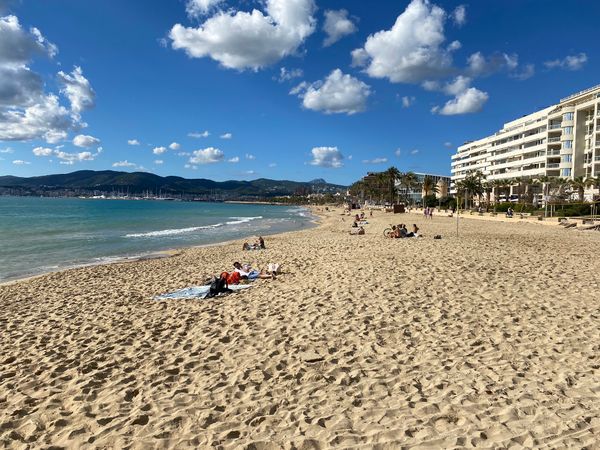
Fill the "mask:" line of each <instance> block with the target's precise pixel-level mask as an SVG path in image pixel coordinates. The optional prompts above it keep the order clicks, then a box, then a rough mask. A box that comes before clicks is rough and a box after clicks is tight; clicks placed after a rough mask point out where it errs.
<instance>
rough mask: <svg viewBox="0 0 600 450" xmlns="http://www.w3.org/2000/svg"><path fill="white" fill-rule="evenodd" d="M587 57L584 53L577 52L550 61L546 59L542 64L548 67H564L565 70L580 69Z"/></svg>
mask: <svg viewBox="0 0 600 450" xmlns="http://www.w3.org/2000/svg"><path fill="white" fill-rule="evenodd" d="M587 61H588V57H587V55H586V54H585V53H579V54H578V55H570V56H566V57H565V58H563V59H554V60H552V61H546V62H545V63H544V65H545V66H546V67H547V68H548V69H557V68H558V69H565V70H572V71H575V70H580V69H582V68H583V66H584V65H585V63H587Z"/></svg>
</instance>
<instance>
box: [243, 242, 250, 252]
mask: <svg viewBox="0 0 600 450" xmlns="http://www.w3.org/2000/svg"><path fill="white" fill-rule="evenodd" d="M242 250H244V251H246V250H251V248H250V244H248V243H247V242H244V245H242Z"/></svg>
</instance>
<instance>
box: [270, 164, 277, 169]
mask: <svg viewBox="0 0 600 450" xmlns="http://www.w3.org/2000/svg"><path fill="white" fill-rule="evenodd" d="M269 167H270V168H273V167H277V163H270V164H269Z"/></svg>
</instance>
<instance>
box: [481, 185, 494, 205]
mask: <svg viewBox="0 0 600 450" xmlns="http://www.w3.org/2000/svg"><path fill="white" fill-rule="evenodd" d="M494 186H495V183H494V182H493V181H484V182H483V183H482V188H483V191H484V192H485V201H486V205H487V207H489V206H490V203H491V202H490V196H491V195H492V191H493V190H494Z"/></svg>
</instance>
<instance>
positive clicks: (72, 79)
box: [58, 66, 96, 114]
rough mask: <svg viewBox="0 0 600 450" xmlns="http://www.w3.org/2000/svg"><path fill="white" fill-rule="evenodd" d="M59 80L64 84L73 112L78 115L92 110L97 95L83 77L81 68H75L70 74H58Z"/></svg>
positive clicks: (63, 88)
mask: <svg viewBox="0 0 600 450" xmlns="http://www.w3.org/2000/svg"><path fill="white" fill-rule="evenodd" d="M58 80H59V81H60V83H61V84H62V89H61V93H63V94H64V95H65V96H66V97H67V98H68V99H69V101H70V102H71V110H72V111H73V112H74V113H76V114H81V112H82V111H84V110H86V109H89V108H92V107H93V106H94V104H95V101H96V93H95V92H94V90H93V89H92V86H91V85H90V82H89V81H88V80H87V78H85V77H84V76H83V71H82V70H81V67H77V66H76V67H75V68H74V69H73V71H72V72H71V73H70V74H67V73H65V72H63V71H60V72H58Z"/></svg>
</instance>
